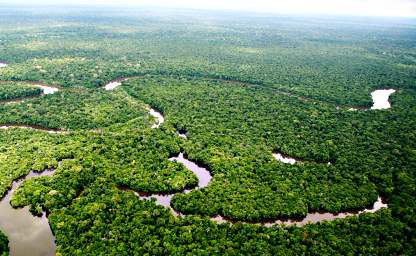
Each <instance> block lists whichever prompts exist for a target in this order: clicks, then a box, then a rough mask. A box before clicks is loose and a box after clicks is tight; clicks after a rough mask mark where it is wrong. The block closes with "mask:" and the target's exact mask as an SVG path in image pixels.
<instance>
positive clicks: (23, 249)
mask: <svg viewBox="0 0 416 256" xmlns="http://www.w3.org/2000/svg"><path fill="white" fill-rule="evenodd" d="M54 171H55V170H54V169H50V170H45V171H43V172H42V173H35V172H33V171H31V172H30V173H29V174H28V175H27V176H26V177H25V178H22V179H19V180H18V181H14V182H13V186H12V189H11V190H9V191H8V193H7V194H6V196H5V197H3V198H2V199H1V201H0V230H1V231H3V232H4V233H5V234H6V236H7V237H8V239H9V247H10V256H28V255H30V256H53V255H55V250H56V245H55V238H54V236H53V234H52V231H51V229H50V227H49V223H48V219H47V217H46V214H43V216H42V217H36V216H33V215H32V214H31V213H30V212H29V207H28V206H27V207H24V208H19V209H14V208H13V207H12V206H11V205H10V202H9V201H10V197H11V195H12V194H13V192H14V191H15V190H16V188H18V187H19V186H20V185H21V184H22V183H23V181H24V180H26V179H30V178H34V177H42V176H51V175H52V174H53V173H54Z"/></svg>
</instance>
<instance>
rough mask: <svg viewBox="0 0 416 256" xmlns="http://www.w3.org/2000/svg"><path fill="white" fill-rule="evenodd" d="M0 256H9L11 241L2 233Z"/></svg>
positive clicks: (0, 233)
mask: <svg viewBox="0 0 416 256" xmlns="http://www.w3.org/2000/svg"><path fill="white" fill-rule="evenodd" d="M0 255H1V256H8V255H9V240H7V237H6V236H5V235H4V234H3V233H2V232H1V231H0Z"/></svg>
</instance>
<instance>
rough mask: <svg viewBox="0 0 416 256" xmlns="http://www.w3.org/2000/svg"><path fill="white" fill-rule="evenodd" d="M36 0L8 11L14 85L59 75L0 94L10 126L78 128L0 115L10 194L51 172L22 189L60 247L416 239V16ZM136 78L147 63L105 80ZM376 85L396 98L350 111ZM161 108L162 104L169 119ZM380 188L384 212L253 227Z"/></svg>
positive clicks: (403, 248)
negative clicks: (180, 9) (53, 5)
mask: <svg viewBox="0 0 416 256" xmlns="http://www.w3.org/2000/svg"><path fill="white" fill-rule="evenodd" d="M30 10H31V9H24V8H23V9H22V8H8V9H1V8H0V14H1V15H0V17H2V22H1V23H0V60H4V61H5V62H7V63H8V64H9V65H8V66H7V67H4V68H1V69H0V80H6V81H10V82H7V89H5V90H3V92H6V91H7V93H3V94H4V95H6V94H7V95H13V96H12V97H16V98H18V97H26V96H29V95H26V94H27V93H29V91H28V90H26V87H25V90H23V84H24V82H23V81H26V80H28V81H36V82H42V83H46V84H51V85H56V86H59V88H60V89H59V91H58V92H56V93H54V94H51V95H43V96H42V97H33V98H29V99H25V100H24V101H23V102H17V103H14V104H0V127H1V126H3V125H7V124H9V125H10V124H16V125H27V126H34V127H37V128H39V127H45V128H53V129H57V130H68V131H70V132H68V133H63V134H49V133H47V132H45V131H42V130H34V129H22V128H9V129H0V195H4V194H5V193H6V191H7V190H8V188H10V187H11V184H12V182H13V180H16V179H18V178H20V177H23V176H25V175H26V174H28V173H29V172H30V170H34V171H42V170H44V169H48V168H55V169H56V172H55V173H54V175H52V176H50V177H39V178H35V179H28V180H26V181H25V182H23V183H22V186H20V187H19V188H18V189H17V190H16V191H15V193H14V194H13V195H12V198H11V204H12V206H13V207H23V206H27V205H28V206H30V211H31V212H32V213H33V214H36V215H39V214H40V213H41V212H42V211H46V212H47V213H48V219H49V224H50V226H51V229H52V231H53V234H54V235H55V236H56V244H57V252H56V253H57V255H136V254H137V255H143V254H149V255H183V254H193V255H241V254H247V255H337V254H339V255H348V254H354V255H355V254H356V255H385V254H391V255H412V252H414V251H415V250H416V248H415V244H416V243H415V237H416V233H415V230H416V218H415V210H416V200H415V198H416V187H415V184H416V173H415V170H416V152H415V148H416V133H415V130H416V129H415V128H416V107H415V106H416V91H415V89H416V88H415V84H416V79H415V77H416V69H415V66H416V59H415V56H416V52H415V50H414V48H413V44H414V38H415V31H416V24H414V22H413V21H409V20H396V21H394V22H393V21H392V22H391V23H386V22H383V21H381V20H379V19H376V18H374V19H370V20H361V19H358V18H339V19H336V20H334V19H332V18H320V19H312V18H300V17H297V18H295V17H293V18H281V17H271V16H264V17H253V16H250V15H248V16H245V15H244V16H243V15H240V14H230V13H220V14H218V13H197V14H191V13H181V15H172V14H168V13H166V16H165V14H163V15H160V14H154V15H152V14H147V11H145V10H134V11H131V12H130V11H128V10H118V9H116V10H114V9H111V10H110V9H105V8H104V9H99V10H97V9H91V10H90V11H91V13H93V14H94V15H91V14H86V12H85V11H81V10H79V9H77V8H73V9H72V8H69V9H67V10H66V11H63V13H61V14H59V16H56V15H55V14H53V13H54V12H51V11H46V10H47V9H45V10H43V9H37V11H36V12H32V11H30ZM114 13H118V14H117V15H116V14H114ZM119 13H121V14H124V15H123V16H122V17H120V16H119ZM16 24H19V29H17V28H16ZM329 24H333V25H329ZM131 76H141V77H136V78H131V79H129V80H127V81H123V83H122V85H121V86H119V87H117V88H116V89H114V90H111V91H105V90H104V89H103V88H102V86H103V85H105V84H106V83H107V82H109V81H112V80H114V79H118V78H122V77H131ZM9 85H10V86H9ZM12 85H13V86H12ZM1 86H2V85H1V84H0V95H3V94H1V93H2V90H1ZM380 88H394V89H396V91H397V92H396V93H394V94H393V95H392V96H391V97H390V99H391V104H392V108H391V109H389V110H368V111H347V109H348V108H349V107H353V106H355V107H369V106H371V96H370V92H371V91H372V90H374V89H380ZM36 90H38V89H36ZM32 92H33V93H35V92H34V91H32V90H30V93H32ZM36 93H39V92H38V91H36ZM0 97H2V96H0ZM3 97H9V96H3ZM0 99H1V98H0ZM148 106H150V107H152V108H154V109H156V110H158V111H160V112H161V113H162V114H163V115H164V118H165V122H164V123H163V124H162V125H161V126H160V127H159V128H157V129H151V127H152V125H153V124H154V122H155V119H154V118H153V117H151V116H150V115H149V113H148V112H149V110H148ZM177 131H181V132H186V135H187V139H182V138H180V137H179V136H177V134H176V132H177ZM180 152H183V153H184V154H185V155H186V157H187V159H189V160H192V161H194V162H196V163H198V164H199V165H201V166H205V167H207V169H208V170H209V171H210V172H211V175H212V176H213V178H212V180H211V182H210V183H209V184H208V186H207V187H204V188H202V189H199V190H193V191H192V192H190V193H188V194H181V193H180V192H181V191H183V190H184V189H186V188H194V187H195V186H196V185H197V183H198V180H197V177H196V176H195V175H194V174H193V173H192V172H191V171H189V170H187V169H186V168H184V166H182V165H181V164H178V163H176V162H171V161H169V160H168V159H169V158H170V157H172V156H174V155H177V154H179V153H180ZM273 152H281V153H283V154H285V155H288V156H290V157H293V158H297V159H302V162H299V163H296V164H294V165H288V164H284V163H281V162H279V161H277V160H276V159H274V158H273V156H272V153H273ZM60 161H62V164H61V165H59V164H58V163H59V162H60ZM133 192H137V193H136V194H135V193H133ZM141 193H147V194H172V193H177V194H176V195H175V196H174V197H173V198H172V207H173V208H174V209H175V210H177V211H179V212H180V213H183V214H185V215H187V216H186V217H174V216H173V215H172V213H171V212H170V210H169V209H167V208H164V207H162V206H159V205H157V204H156V203H155V202H154V200H144V199H143V198H141V197H140V196H138V195H137V194H141ZM378 196H381V197H383V199H385V200H386V202H387V203H388V209H383V210H380V211H378V212H376V213H374V214H372V213H368V214H362V215H360V216H354V217H348V218H346V219H343V220H335V221H329V222H324V223H319V224H313V225H312V224H311V225H306V226H305V227H302V228H300V227H294V226H290V227H286V226H278V225H277V226H274V227H264V226H261V225H253V224H250V222H256V223H259V222H262V221H267V220H269V219H277V218H296V217H303V216H305V215H306V214H307V213H310V212H314V211H325V212H331V213H337V212H342V211H348V210H357V209H362V208H364V207H366V206H369V205H372V204H373V203H374V201H376V200H377V197H378ZM216 215H222V216H223V217H226V219H227V220H229V222H227V223H225V224H218V223H216V222H214V221H211V220H210V218H211V217H213V216H216ZM242 222H247V223H246V224H243V223H242ZM6 235H7V234H6ZM3 245H5V246H3ZM2 253H3V254H4V253H7V240H5V238H4V236H2V235H1V233H0V255H2ZM2 256H3V255H2Z"/></svg>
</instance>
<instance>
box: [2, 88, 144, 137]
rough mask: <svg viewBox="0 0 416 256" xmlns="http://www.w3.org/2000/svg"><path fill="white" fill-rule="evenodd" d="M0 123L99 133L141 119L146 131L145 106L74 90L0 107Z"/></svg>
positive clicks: (120, 96) (117, 96)
mask: <svg viewBox="0 0 416 256" xmlns="http://www.w3.org/2000/svg"><path fill="white" fill-rule="evenodd" d="M0 112H1V113H8V115H2V116H0V123H12V124H32V125H39V126H43V127H47V128H56V129H71V130H76V129H100V128H104V127H109V126H111V125H115V124H119V123H126V122H129V121H131V120H133V119H135V118H141V119H140V122H136V123H140V126H139V127H136V128H144V127H150V121H148V120H147V119H146V118H144V117H146V114H145V113H146V112H147V111H146V110H145V106H144V105H143V104H141V103H138V102H135V101H131V100H130V98H129V97H128V96H127V95H126V94H124V93H122V92H112V93H109V92H107V91H104V90H95V91H93V90H88V89H84V88H74V89H70V90H64V91H59V92H57V93H55V94H52V95H45V96H44V97H41V98H36V99H30V100H25V101H24V102H21V103H19V104H12V105H0Z"/></svg>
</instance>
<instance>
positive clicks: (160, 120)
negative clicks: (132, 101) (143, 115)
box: [149, 108, 165, 129]
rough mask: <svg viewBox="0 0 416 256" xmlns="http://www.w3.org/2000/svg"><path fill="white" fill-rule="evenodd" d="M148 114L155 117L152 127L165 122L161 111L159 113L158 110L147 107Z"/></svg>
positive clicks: (157, 126)
mask: <svg viewBox="0 0 416 256" xmlns="http://www.w3.org/2000/svg"><path fill="white" fill-rule="evenodd" d="M149 114H150V115H151V116H153V117H154V118H156V123H155V124H153V125H152V129H157V128H159V127H160V126H161V125H162V124H163V123H164V122H165V118H164V117H163V115H162V113H160V112H159V111H157V110H155V109H153V108H149Z"/></svg>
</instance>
